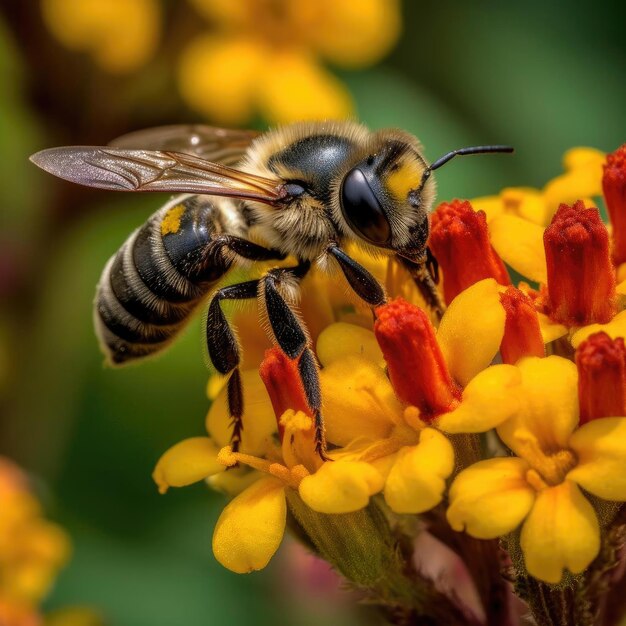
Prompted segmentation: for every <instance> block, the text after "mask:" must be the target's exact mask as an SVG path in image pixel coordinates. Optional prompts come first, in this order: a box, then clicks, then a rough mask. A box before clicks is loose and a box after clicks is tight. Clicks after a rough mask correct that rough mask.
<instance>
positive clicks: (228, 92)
mask: <svg viewBox="0 0 626 626" xmlns="http://www.w3.org/2000/svg"><path fill="white" fill-rule="evenodd" d="M189 2H190V4H191V5H192V6H193V9H195V10H196V11H197V13H198V14H199V15H201V16H202V18H205V19H206V20H207V23H206V26H207V27H208V28H207V30H206V32H205V33H204V34H201V35H199V36H197V37H195V38H193V39H192V40H191V41H190V42H189V43H188V44H187V45H186V46H185V47H184V48H183V50H182V53H181V55H180V59H179V62H178V68H177V74H178V84H179V89H180V93H181V95H182V97H183V99H184V100H185V101H186V103H187V104H188V105H189V106H190V107H192V108H193V109H195V110H196V111H198V112H200V113H202V114H204V115H205V116H207V117H208V118H209V119H210V120H212V121H214V122H216V123H220V124H224V125H240V124H243V123H246V122H249V121H250V120H251V119H252V118H253V117H254V115H255V114H257V113H260V114H261V115H262V116H263V118H264V119H266V120H267V121H269V122H271V123H287V122H293V121H297V120H302V119H326V118H343V117H347V116H349V115H350V114H351V113H352V111H353V103H352V99H351V97H350V94H349V93H348V91H347V89H346V88H345V86H344V85H343V84H342V82H341V81H340V80H339V79H338V78H337V77H336V76H335V75H334V74H332V73H331V72H330V71H328V69H326V67H325V66H324V65H323V63H322V61H327V62H329V63H332V64H334V65H337V66H340V67H343V68H360V67H364V66H368V65H371V64H373V63H375V62H377V61H378V60H379V59H381V58H382V57H383V56H384V55H385V54H387V52H389V50H390V49H391V48H392V47H393V45H394V44H395V42H396V41H397V39H398V36H399V33H400V27H401V20H400V6H399V0H367V1H361V2H358V3H357V2H352V1H351V0H317V1H316V2H309V1H308V0H297V1H294V0H279V1H276V0H271V1H270V0H240V1H238V2H232V1H230V0H189ZM42 10H43V17H44V21H45V23H46V24H47V26H48V28H49V29H50V31H51V32H52V33H53V34H54V36H55V37H56V38H57V39H58V40H59V41H60V42H61V43H63V44H64V45H65V46H67V47H68V48H70V49H73V50H77V51H81V52H87V53H89V54H90V55H91V56H92V57H93V58H94V60H95V61H96V62H97V63H98V64H99V65H100V66H101V67H102V68H103V69H104V70H105V71H107V72H110V73H114V74H125V73H129V72H132V71H135V70H137V69H138V68H139V67H141V66H142V65H144V64H145V63H146V62H147V61H148V60H150V58H151V57H153V56H154V55H155V53H156V51H157V48H158V43H159V38H160V30H161V24H162V15H161V13H162V10H161V4H160V2H159V1H158V0H108V1H107V2H100V0H69V1H68V0H42Z"/></svg>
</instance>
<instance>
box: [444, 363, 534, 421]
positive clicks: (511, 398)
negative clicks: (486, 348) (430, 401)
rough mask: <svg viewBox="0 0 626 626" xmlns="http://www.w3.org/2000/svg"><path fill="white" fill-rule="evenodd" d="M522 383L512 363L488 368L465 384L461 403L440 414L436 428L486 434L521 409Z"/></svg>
mask: <svg viewBox="0 0 626 626" xmlns="http://www.w3.org/2000/svg"><path fill="white" fill-rule="evenodd" d="M521 382H522V376H521V374H520V372H519V370H518V369H517V368H516V367H514V366H513V365H492V366H491V367H488V368H487V369H486V370H483V371H482V372H479V373H478V374H477V375H476V376H475V377H474V378H473V379H472V380H471V381H470V382H469V384H468V385H467V387H465V389H464V390H463V398H462V400H461V404H459V406H458V407H457V408H456V409H454V410H453V411H450V412H449V413H443V414H442V415H441V416H440V417H439V419H438V421H437V427H438V428H440V429H441V430H443V431H445V432H447V433H483V432H486V431H488V430H490V429H492V428H495V427H496V426H498V425H499V424H501V423H502V422H503V421H504V420H506V419H508V418H509V417H511V415H513V413H515V411H517V410H518V408H519V399H518V392H519V386H520V384H521Z"/></svg>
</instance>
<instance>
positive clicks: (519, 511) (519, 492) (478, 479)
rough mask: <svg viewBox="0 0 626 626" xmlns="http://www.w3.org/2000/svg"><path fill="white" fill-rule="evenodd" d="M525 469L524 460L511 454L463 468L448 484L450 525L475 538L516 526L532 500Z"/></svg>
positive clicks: (528, 509)
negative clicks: (510, 455)
mask: <svg viewBox="0 0 626 626" xmlns="http://www.w3.org/2000/svg"><path fill="white" fill-rule="evenodd" d="M527 471H528V463H526V461H524V460H523V459H518V458H515V457H505V458H495V459H488V460H486V461H479V462H478V463H475V464H474V465H471V466H470V467H468V468H467V469H465V470H463V471H462V472H461V473H460V474H459V475H458V476H457V477H456V478H455V479H454V482H453V483H452V486H451V487H450V507H449V508H448V512H447V514H446V515H447V517H448V522H449V523H450V526H452V528H454V530H458V531H462V530H465V531H466V532H467V533H469V534H470V535H472V537H477V538H478V539H494V538H495V537H501V536H502V535H506V534H507V533H509V532H511V531H512V530H514V529H515V528H517V527H518V526H519V524H520V523H521V522H522V520H523V519H524V518H525V517H526V515H528V512H529V511H530V509H531V507H532V505H533V502H534V501H535V491H534V489H533V488H532V487H531V486H530V485H529V484H528V483H527V482H526V478H525V476H526V472H527Z"/></svg>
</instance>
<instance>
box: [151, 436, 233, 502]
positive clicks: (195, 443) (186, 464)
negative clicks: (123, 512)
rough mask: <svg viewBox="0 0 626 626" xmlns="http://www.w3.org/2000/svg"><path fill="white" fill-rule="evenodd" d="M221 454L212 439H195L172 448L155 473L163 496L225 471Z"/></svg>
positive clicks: (160, 461) (158, 464) (154, 475)
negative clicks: (176, 488)
mask: <svg viewBox="0 0 626 626" xmlns="http://www.w3.org/2000/svg"><path fill="white" fill-rule="evenodd" d="M219 451H220V449H219V448H218V447H217V446H216V445H215V443H214V442H213V440H212V439H209V437H192V438H190V439H184V440H183V441H180V442H179V443H177V444H176V445H174V446H172V447H171V448H170V449H169V450H167V452H165V453H164V454H163V456H161V458H160V459H159V461H158V463H157V464H156V467H155V468H154V472H152V478H153V479H154V482H155V483H156V484H157V485H158V487H159V493H165V492H166V491H167V490H168V489H169V488H170V487H185V486H186V485H191V484H192V483H195V482H197V481H199V480H202V479H203V478H206V477H207V476H211V475H212V474H217V473H219V472H223V471H224V466H223V465H222V464H221V463H218V461H217V453H218V452H219Z"/></svg>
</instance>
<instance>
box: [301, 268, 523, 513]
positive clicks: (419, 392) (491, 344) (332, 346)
mask: <svg viewBox="0 0 626 626" xmlns="http://www.w3.org/2000/svg"><path fill="white" fill-rule="evenodd" d="M489 298H496V299H497V298H498V293H497V289H496V287H495V281H493V280H491V279H489V280H486V281H482V282H480V283H477V284H476V285H474V286H473V287H471V288H470V289H468V290H467V291H466V292H464V293H462V294H461V295H459V296H458V298H457V299H455V301H454V302H453V303H452V304H451V306H450V307H449V309H448V311H447V312H446V314H445V315H444V317H443V319H442V321H441V326H440V328H439V332H438V333H437V337H436V338H435V334H434V330H433V328H432V326H431V325H430V322H429V321H428V319H427V317H426V315H425V313H424V312H423V311H421V310H420V309H418V308H417V307H415V306H411V305H409V304H408V303H406V302H404V301H401V300H395V301H392V302H390V303H389V304H388V305H384V306H383V307H379V309H377V321H376V324H375V332H376V335H374V333H372V332H370V331H368V330H365V329H363V328H359V327H354V326H350V325H348V324H345V323H339V324H333V325H331V326H330V327H328V328H327V329H326V330H325V331H324V332H323V333H322V334H321V335H320V337H319V339H318V348H317V354H318V357H319V358H320V361H321V363H322V365H323V369H322V371H321V374H320V376H321V384H322V396H323V398H324V415H325V419H326V425H327V437H328V440H329V441H330V442H332V443H334V444H336V445H339V446H342V447H343V448H342V449H340V450H339V451H337V452H334V453H332V452H331V456H332V457H333V458H336V459H339V461H338V462H337V463H336V465H337V466H339V465H340V462H341V460H354V461H366V462H368V463H370V464H371V465H373V466H374V467H375V468H376V469H377V470H378V471H379V472H380V473H381V474H382V475H383V476H384V477H385V486H384V496H385V500H386V501H387V504H388V505H389V506H390V507H391V509H392V510H394V511H396V512H397V513H419V512H423V511H427V510H429V509H431V508H432V507H434V506H436V505H437V504H438V503H439V502H441V500H442V497H443V493H444V490H445V481H446V479H447V478H448V477H449V476H450V475H451V474H452V472H453V470H454V450H453V447H452V444H451V443H450V441H449V440H448V438H447V437H446V435H445V434H444V433H479V432H484V431H486V430H489V429H490V428H493V427H495V426H497V425H498V424H500V423H501V422H502V421H503V420H506V419H507V418H508V417H509V416H510V415H511V414H512V413H513V411H514V410H515V408H516V406H517V399H516V394H514V393H513V390H514V388H515V385H516V384H517V381H518V374H517V371H516V370H515V368H513V367H511V366H508V365H496V366H492V367H488V366H489V364H490V362H491V360H492V359H493V357H494V355H495V354H496V353H497V351H498V348H499V346H500V341H501V339H502V336H503V334H504V317H505V315H504V310H502V309H500V314H499V315H498V314H496V315H494V316H492V317H485V316H483V317H482V319H481V317H479V315H478V311H479V310H480V309H481V306H482V304H483V303H484V301H485V299H489ZM377 338H378V342H380V344H381V347H382V351H381V349H380V348H379V347H378V344H377V341H376V339H377ZM383 353H384V357H385V359H386V362H387V367H388V369H389V376H390V379H391V382H390V381H389V379H388V378H387V376H386V375H385V371H384V369H383V367H382V366H381V364H382V362H383ZM392 385H393V386H392ZM418 407H419V408H418ZM329 469H330V468H322V470H321V471H318V472H317V473H316V474H315V475H312V476H310V477H309V478H307V479H306V482H307V484H308V485H309V486H311V485H315V484H319V488H318V489H319V491H323V490H324V484H323V480H324V473H325V472H326V471H329ZM301 495H302V498H303V500H304V501H305V502H307V504H309V506H311V508H313V509H316V508H317V503H316V502H314V501H312V500H311V499H310V498H308V494H307V493H303V492H302V489H301ZM365 503H366V501H365V502H364V504H365Z"/></svg>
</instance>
